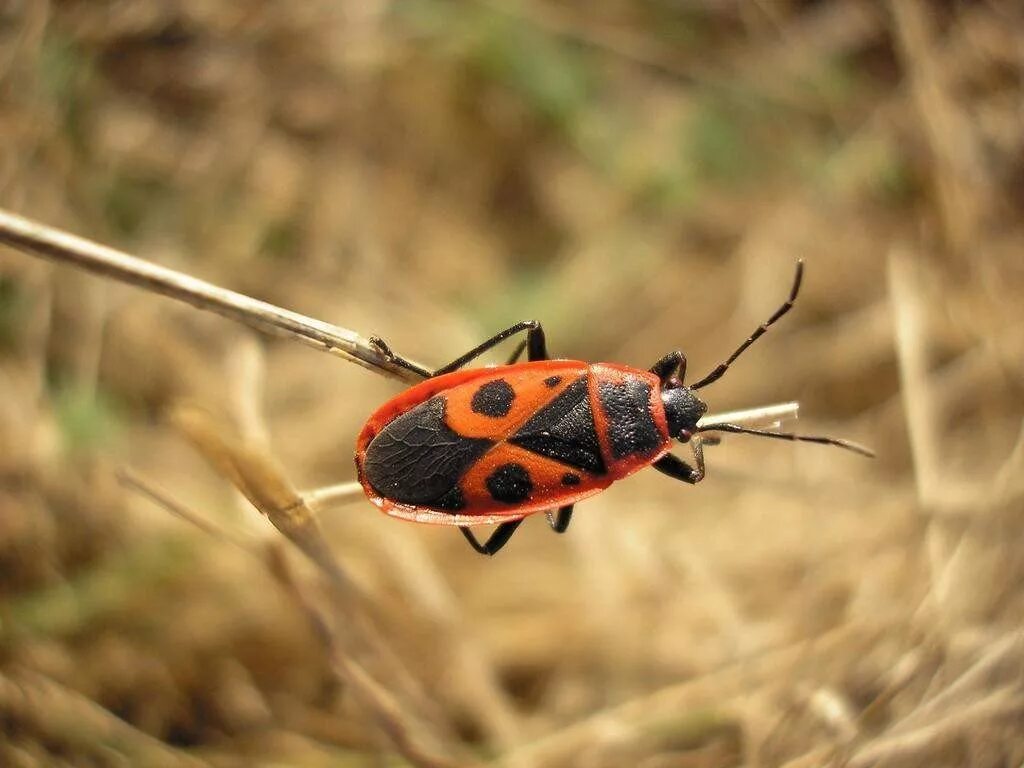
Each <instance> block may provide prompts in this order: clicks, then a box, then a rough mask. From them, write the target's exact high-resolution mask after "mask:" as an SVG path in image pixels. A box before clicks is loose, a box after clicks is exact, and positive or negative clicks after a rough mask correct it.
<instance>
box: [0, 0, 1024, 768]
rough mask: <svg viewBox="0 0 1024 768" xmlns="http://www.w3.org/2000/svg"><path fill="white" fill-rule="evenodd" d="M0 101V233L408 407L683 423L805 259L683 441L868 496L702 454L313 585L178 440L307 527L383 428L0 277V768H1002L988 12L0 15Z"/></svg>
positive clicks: (118, 303)
mask: <svg viewBox="0 0 1024 768" xmlns="http://www.w3.org/2000/svg"><path fill="white" fill-rule="evenodd" d="M0 78H2V81H0V82H2V85H0V105H2V106H0V138H2V144H0V146H2V149H0V205H3V206H4V207H7V208H10V209H12V210H16V211H18V212H20V213H23V214H25V215H28V216H30V217H32V218H35V219H38V220H41V221H44V222H46V223H49V224H54V225H58V226H61V227H64V228H66V229H68V230H70V231H73V232H76V233H79V234H82V235H86V236H88V237H92V238H94V239H96V240H99V241H101V242H106V243H109V244H111V245H114V246H117V247H120V248H123V249H125V250H129V251H131V252H133V253H137V254H140V255H142V256H144V257H146V258H149V259H153V260H155V261H159V262H161V263H164V264H167V265H170V266H173V267H175V268H177V269H181V270H184V271H187V272H190V273H193V274H196V275H198V276H201V277H203V278H206V279H209V280H212V281H214V282H217V283H219V284H222V285H225V286H228V287H231V288H234V289H236V290H241V291H244V292H247V293H249V294H251V295H254V296H257V297H259V298H264V299H266V300H269V301H272V302H275V303H278V304H281V305H284V306H287V307H292V308H295V309H297V310H299V311H302V312H305V313H308V314H311V315H314V316H317V317H320V318H323V319H325V320H328V321H332V322H336V323H338V324H340V325H344V326H347V327H350V328H354V329H357V330H359V331H360V332H362V333H364V334H371V333H374V334H379V335H381V336H383V337H384V338H386V339H388V340H389V341H390V342H391V343H392V345H393V346H394V347H395V348H396V349H397V350H400V351H402V352H403V353H406V354H409V355H411V356H413V357H415V358H417V359H420V360H422V361H424V362H426V363H428V364H440V363H442V362H445V361H447V360H448V359H451V358H453V357H455V356H456V355H458V354H459V353H461V352H462V351H464V350H465V349H467V348H468V347H469V346H471V345H472V344H474V343H475V342H477V341H479V340H480V339H482V338H483V337H485V336H487V335H489V334H490V333H492V332H494V331H495V330H497V329H498V328H501V327H504V326H506V325H508V324H510V323H512V322H514V321H516V320H520V319H524V318H537V319H540V320H542V321H543V322H544V323H545V327H546V329H547V331H548V338H549V344H550V346H551V347H552V348H553V351H554V353H555V354H558V355H563V356H568V357H575V358H584V359H598V360H614V361H620V362H625V363H629V364H633V365H638V366H646V365H649V364H650V363H652V362H653V361H654V360H655V359H656V358H657V357H658V356H659V355H660V354H663V353H664V352H666V351H668V350H670V349H673V348H682V349H684V350H685V351H686V352H687V354H688V357H689V360H690V367H691V371H693V372H694V373H703V372H704V371H705V370H706V369H708V368H710V367H711V366H712V365H713V364H714V363H715V362H717V361H718V360H719V359H720V358H721V357H722V356H723V355H724V354H726V353H727V352H728V351H730V350H731V349H732V348H733V346H734V345H735V344H736V343H737V342H738V341H739V340H740V339H741V338H742V337H743V336H745V335H746V334H747V333H748V332H749V331H750V330H751V329H752V328H753V326H754V325H756V323H758V322H760V321H761V320H762V319H763V318H764V317H765V316H766V315H767V314H768V312H770V311H771V310H772V309H773V308H774V306H775V305H776V304H777V303H778V301H779V300H780V299H781V298H782V297H783V296H784V294H785V291H786V288H787V286H788V281H789V279H790V277H791V274H792V266H793V262H794V260H795V258H796V257H797V256H802V257H804V258H805V259H806V260H807V264H808V274H807V280H806V283H805V292H804V294H803V295H802V297H801V300H800V303H799V304H798V307H797V310H796V311H795V312H794V313H793V314H792V315H790V316H789V317H787V318H786V320H785V322H784V323H783V324H782V325H781V326H779V327H778V328H777V329H774V330H773V331H772V333H771V334H769V336H768V337H766V338H765V339H764V341H763V342H762V343H760V344H759V345H758V347H759V348H758V347H755V348H754V349H753V350H751V352H750V353H749V354H748V355H746V356H745V357H744V359H743V360H742V362H741V363H740V364H738V365H737V367H736V368H735V369H734V370H733V371H732V372H731V373H730V374H729V375H728V376H727V377H726V378H725V379H724V380H723V381H722V382H721V383H720V384H718V385H716V386H715V387H714V388H713V389H712V390H709V391H708V397H709V400H710V401H711V404H712V407H713V408H714V409H717V410H724V409H727V408H734V407H744V406H749V405H755V404H762V403H768V402H774V401H778V400H787V399H799V400H801V402H802V404H803V411H804V414H805V417H806V418H805V420H804V421H803V422H802V423H801V428H802V429H803V430H804V431H811V430H812V429H813V430H814V431H827V432H829V433H834V434H837V435H842V436H846V437H850V438H854V439H859V440H862V441H863V442H865V443H868V444H871V445H874V446H875V447H876V448H877V449H878V451H879V454H880V455H879V459H878V460H876V461H874V462H867V461H862V460H860V459H858V458H856V457H853V456H850V455H847V454H844V453H842V452H839V451H830V450H823V449H820V448H817V447H815V446H791V445H781V444H775V443H768V442H767V441H763V440H756V439H746V438H736V439H730V440H728V441H727V442H725V443H724V444H723V445H722V446H720V447H717V448H713V449H709V451H708V453H709V456H708V461H709V473H708V478H707V480H706V481H705V482H704V483H703V484H702V485H700V486H698V487H696V488H689V487H682V486H679V485H678V484H675V483H673V482H671V481H669V480H668V479H666V478H664V477H662V476H660V475H658V474H657V473H653V472H650V473H642V474H640V475H637V476H636V477H634V478H632V479H630V480H628V481H626V482H624V483H622V484H620V485H617V486H615V487H614V488H613V489H611V490H610V491H608V492H607V493H605V494H603V495H601V496H600V497H598V498H596V499H594V500H592V501H589V502H587V503H585V504H583V505H581V507H580V508H579V509H578V510H577V515H576V520H575V521H574V523H573V526H572V528H571V530H570V532H569V533H568V534H567V535H566V536H564V537H556V536H553V535H552V534H551V533H550V531H548V530H547V528H546V526H545V525H544V524H543V522H542V521H538V520H533V521H530V523H529V524H527V525H525V526H524V527H523V529H521V531H520V533H519V534H518V535H517V536H516V538H515V539H513V541H512V543H511V544H510V545H509V547H508V548H507V549H506V550H505V551H503V552H502V553H501V554H500V555H499V556H498V557H497V558H495V559H493V560H487V559H485V558H481V557H479V556H477V555H475V554H473V553H472V552H470V551H469V549H468V547H466V546H465V543H464V542H463V541H462V539H461V537H460V536H458V535H456V534H455V533H454V532H453V531H450V530H443V529H436V528H429V527H422V526H414V525H409V524H404V523H400V522H398V521H394V520H390V519H387V518H385V517H383V516H382V515H380V514H379V513H377V511H376V510H375V509H373V508H372V507H370V506H369V505H368V504H367V503H364V502H362V501H359V502H356V503H353V504H351V505H348V506H346V507H343V508H341V509H335V510H329V511H325V512H324V513H323V514H322V515H321V516H320V525H321V527H322V529H323V533H324V536H325V537H326V540H327V541H328V542H329V545H330V552H331V553H333V558H332V557H330V556H325V558H324V560H323V561H322V562H321V566H323V564H324V563H325V562H329V563H331V565H328V566H327V567H326V568H324V567H320V568H316V567H313V566H311V565H310V564H309V563H308V562H307V561H306V560H305V559H303V558H302V557H299V556H297V555H296V553H295V550H294V549H293V548H291V547H290V545H287V544H286V543H284V539H282V538H281V537H280V535H279V534H278V533H277V532H276V531H274V530H273V528H272V527H271V526H270V525H269V524H268V523H267V522H266V520H265V519H264V518H262V517H261V516H260V515H259V514H257V513H256V512H255V511H254V510H253V508H252V507H251V506H249V505H248V503H246V502H244V501H241V500H240V497H238V496H237V495H236V494H235V493H234V491H232V490H231V488H230V486H229V485H228V484H227V483H226V481H225V480H224V479H222V478H221V477H220V476H218V475H217V474H216V473H214V472H212V471H210V469H209V468H208V467H207V466H206V465H205V464H204V463H203V461H202V459H201V458H200V456H199V455H198V454H197V452H196V451H195V450H194V448H193V447H192V446H191V445H190V444H189V442H188V441H186V440H184V439H183V437H182V434H181V429H182V428H183V424H184V430H185V432H186V433H187V434H190V435H191V437H192V439H193V441H194V440H195V439H196V434H197V430H198V432H199V433H201V432H202V431H203V428H204V425H205V426H206V427H208V426H209V425H210V424H211V423H213V422H212V421H211V419H216V420H218V422H222V423H224V424H225V425H227V426H225V427H224V432H223V434H225V435H227V436H226V437H224V438H223V439H224V440H228V441H230V440H236V441H239V442H238V443H237V444H238V445H243V446H245V447H246V449H247V450H250V449H251V455H252V456H256V457H257V458H259V457H264V458H265V457H266V456H269V455H273V456H274V457H276V458H277V460H279V461H280V463H281V467H283V468H284V469H283V470H278V469H276V468H275V467H274V466H273V465H269V464H268V465H266V466H264V465H263V464H261V465H260V466H261V467H263V469H267V468H268V467H269V469H267V471H270V472H272V473H274V472H279V471H282V472H287V475H288V477H289V478H290V482H294V483H295V484H297V485H298V487H302V488H306V487H314V486H318V485H325V484H329V483H336V482H340V481H344V480H348V479H351V477H352V475H353V467H352V461H351V455H352V444H353V440H354V437H355V434H356V432H357V431H358V429H359V427H360V425H361V422H362V420H363V419H365V417H366V416H367V414H368V413H369V412H370V411H371V410H372V409H373V408H374V407H375V406H376V405H377V404H379V403H380V402H382V401H383V400H384V399H386V398H387V397H389V396H391V395H392V394H394V393H395V392H396V391H397V385H395V384H394V383H392V382H389V381H387V380H385V379H383V378H381V377H378V376H374V375H373V374H371V373H369V372H367V371H364V370H362V369H360V368H357V367H355V366H351V365H346V364H344V363H339V362H338V361H337V360H333V359H331V358H329V357H327V356H325V355H319V354H317V353H315V352H312V351H310V350H308V349H304V348H302V347H299V346H298V345H295V344H289V343H286V342H280V341H266V340H259V342H257V341H256V340H254V338H253V337H252V336H251V335H250V334H249V332H248V331H246V330H244V329H240V328H239V327H237V326H235V325H233V324H231V323H229V322H227V321H224V320H221V319H219V318H216V317H209V316H206V315H203V314H201V313H198V312H196V311H194V310H191V309H189V308H187V307H180V306H176V305H173V304H172V303H171V302H168V301H166V300H164V299H159V298H155V297H152V296H148V295H145V294H143V293H141V292H139V291H136V290H133V289H130V288H126V287H123V286H119V285H115V284H112V283H109V282H103V281H100V280H98V279H95V278H92V277H86V276H83V275H81V274H77V273H74V272H73V271H72V270H69V269H66V268H63V269H62V268H54V267H53V266H51V265H49V264H46V263H43V262H39V261H37V260H35V259H32V258H30V257H28V256H25V255H23V254H19V253H15V252H13V251H10V250H6V249H5V251H4V252H3V253H0V764H2V765H4V766H12V767H13V766H18V767H21V766H36V765H46V766H49V765H73V766H107V765H178V764H181V765H213V766H234V765H250V764H258V765H272V764H276V765H303V766H307V765H308V766H349V765H351V766H363V765H365V766H376V765H399V764H415V765H422V766H428V765H430V766H433V765H471V764H495V765H498V764H500V765H507V766H514V767H515V768H519V767H522V768H527V767H529V766H538V767H539V766H552V767H553V766H595V767H597V768H604V767H605V766H609V767H610V766H643V767H644V768H668V767H669V766H679V767H684V766H685V767H686V768H690V767H694V768H696V767H697V766H701V767H706V768H716V767H718V766H733V765H747V766H777V765H788V766H794V767H795V766H819V765H820V766H824V765H851V766H871V765H887V766H917V765H920V766H993V767H994V766H1019V765H1021V763H1022V761H1024V736H1022V733H1024V634H1022V628H1021V619H1022V617H1024V555H1022V548H1024V480H1022V477H1024V442H1022V432H1021V429H1022V415H1024V407H1022V403H1024V397H1022V381H1024V309H1022V302H1024V217H1022V212H1024V9H1022V8H1021V6H1020V4H1019V3H1017V2H1013V1H1012V0H990V1H989V2H926V1H925V0H891V2H889V3H874V2H869V1H868V0H821V1H820V2H796V1H795V0H758V1H757V2H740V1H738V0H732V1H730V0H726V1H724V2H710V1H707V0H705V1H696V2H681V1H680V0H644V1H643V2H637V1H636V0H601V2H574V3H555V2H550V1H548V0H520V1H519V2H511V1H510V0H508V1H507V0H474V1H472V2H461V3H460V2H453V1H451V0H364V1H362V2H359V1H356V0H352V1H346V0H303V2H298V3H295V2H285V0H255V1H254V2H235V1H234V0H203V1H202V2H197V1H192V0H169V1H168V2H153V1H152V0H105V1H104V2H95V1H94V0H93V1H90V0H49V1H48V2H47V1H46V0H20V1H19V0H8V1H7V2H3V3H0ZM183 402H187V403H191V405H190V406H189V408H190V409H191V410H187V411H182V410H180V408H179V406H180V404H181V403H183ZM175 409H179V410H177V411H175ZM172 412H176V413H177V414H178V415H177V416H176V417H175V418H173V419H170V420H169V419H168V414H170V413H172ZM200 412H201V413H205V414H212V416H205V417H203V418H204V419H207V421H205V422H203V421H202V420H200V421H199V422H196V421H195V418H198V417H196V416H195V414H196V413H200ZM182 414H185V415H184V416H183V415H182ZM189 414H191V416H189ZM190 418H191V419H193V421H191V422H189V419H190ZM171 422H174V423H176V424H177V425H178V429H175V427H174V426H172V424H171ZM189 424H191V431H190V428H189ZM197 424H198V426H197ZM232 434H233V435H236V436H240V437H230V435H232ZM199 442H200V444H202V443H203V438H200V440H199ZM205 445H206V448H207V451H206V452H207V454H209V453H210V451H211V450H213V451H214V452H216V448H217V446H216V445H213V446H212V447H211V444H210V440H209V439H208V438H206V444H205ZM200 447H202V445H200ZM221 447H223V446H221ZM247 455H249V454H247ZM261 460H262V459H261ZM126 465H127V466H130V467H131V468H132V469H133V471H135V472H137V473H139V475H140V476H142V477H145V478H147V481H148V482H151V483H153V484H155V485H157V486H159V487H160V488H162V489H164V494H165V495H167V496H169V497H172V498H173V499H174V500H176V501H177V502H179V503H180V504H183V505H185V507H187V510H186V511H184V512H183V513H184V514H186V515H187V516H190V517H193V518H199V519H201V521H205V523H204V525H205V529H201V528H200V527H198V526H196V525H190V524H189V523H188V522H187V521H183V520H182V519H181V518H180V517H176V516H173V515H168V514H167V513H166V512H165V511H163V510H161V509H160V508H159V507H158V506H155V505H153V504H152V503H151V501H150V500H147V499H146V498H144V497H143V496H142V495H140V494H138V493H134V492H131V491H129V490H126V489H125V488H123V487H122V486H120V485H119V484H118V483H117V481H116V479H115V470H116V469H117V468H119V467H122V466H126ZM261 471H262V470H261ZM282 483H284V481H283V480H282ZM285 485H287V483H284V485H282V486H281V488H284V487H285ZM278 490H280V489H278ZM281 492H283V493H285V495H286V496H287V493H288V492H290V491H288V490H287V488H285V490H284V491H281ZM264 511H265V510H264Z"/></svg>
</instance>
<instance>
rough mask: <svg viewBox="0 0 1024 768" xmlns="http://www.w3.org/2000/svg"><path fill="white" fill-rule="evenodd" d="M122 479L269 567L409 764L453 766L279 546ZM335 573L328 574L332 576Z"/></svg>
mask: <svg viewBox="0 0 1024 768" xmlns="http://www.w3.org/2000/svg"><path fill="white" fill-rule="evenodd" d="M118 479H119V481H120V482H121V483H122V484H123V485H125V486H126V487H127V488H130V489H131V490H134V491H136V492H138V493H140V494H141V495H143V496H145V497H146V498H147V499H149V500H150V501H151V502H153V503H154V504H156V505H157V506H159V507H161V508H162V509H164V510H167V511H168V512H170V513H171V514H173V515H175V516H176V517H179V518H181V519H182V520H185V521H186V522H189V523H191V524H192V525H194V526H196V527H197V528H198V529H200V530H201V531H203V532H204V533H207V534H209V535H211V536H213V537H214V538H216V539H218V540H221V541H225V542H228V543H231V544H233V545H235V546H237V547H239V548H240V549H242V550H243V551H244V552H245V553H246V554H249V555H252V556H253V557H255V558H257V559H258V560H259V561H260V562H261V563H263V564H264V565H266V566H268V568H269V570H270V571H271V573H272V574H273V576H274V577H275V578H276V579H277V580H278V582H279V583H281V585H282V587H283V588H284V589H285V591H286V592H287V593H288V595H289V596H290V597H292V598H293V599H294V600H296V602H297V603H298V605H299V607H300V608H301V609H302V611H303V613H304V614H305V615H306V617H307V619H308V620H309V621H310V625H311V626H312V628H313V630H314V632H315V634H316V637H317V638H318V639H319V640H320V642H321V643H322V644H323V645H324V648H325V651H326V652H327V654H328V659H329V661H330V665H331V669H332V671H333V672H334V674H335V675H336V676H337V677H339V678H340V679H341V680H342V681H343V682H344V683H345V684H347V685H349V686H351V687H352V688H353V689H354V691H355V693H356V695H357V696H358V697H359V698H360V700H361V702H362V703H363V704H364V706H366V707H367V708H368V712H370V714H371V715H373V717H374V718H375V719H376V720H377V721H378V722H379V723H380V725H381V726H382V728H383V730H384V731H385V733H387V734H388V736H389V739H390V740H391V742H392V743H393V745H394V747H395V749H396V750H397V751H398V752H399V753H400V754H402V755H403V756H404V757H406V758H407V759H408V760H409V762H411V763H412V764H413V765H416V766H420V768H450V767H451V766H453V765H454V764H453V763H451V762H449V761H447V760H446V759H439V758H434V757H431V756H429V755H427V754H426V753H423V752H422V751H421V749H420V748H419V747H417V746H416V741H415V740H414V739H413V738H412V737H411V736H410V732H411V731H413V730H416V731H424V730H425V728H424V726H421V725H419V724H416V726H415V727H413V723H415V721H414V720H412V719H411V718H410V717H409V716H408V715H407V714H406V713H405V712H404V711H403V710H402V709H401V708H400V707H399V705H398V704H397V702H395V700H394V699H393V697H392V696H391V695H390V694H389V693H388V692H387V690H386V689H385V688H384V687H383V686H381V685H380V683H378V682H377V681H376V680H375V679H374V678H373V677H372V676H371V675H370V674H369V672H367V671H366V669H365V668H364V667H363V666H362V665H361V664H359V662H357V661H356V660H355V659H354V658H352V657H351V655H350V654H349V653H348V652H347V651H346V650H345V649H344V648H343V647H342V644H341V642H340V641H339V638H338V635H337V632H336V631H335V630H334V627H333V626H332V624H331V622H330V621H329V620H328V619H327V617H326V615H325V614H324V612H323V611H322V610H321V609H320V608H319V607H318V606H317V605H316V604H315V603H314V602H313V601H312V599H311V598H310V597H309V596H308V595H307V594H306V592H305V591H304V589H303V587H302V586H301V585H300V584H299V582H298V581H297V580H296V579H295V577H294V574H293V572H292V569H291V566H290V565H288V562H287V559H286V556H285V553H284V551H283V550H282V549H281V548H280V547H277V546H273V547H269V548H264V547H261V546H260V544H259V542H257V541H256V540H255V539H252V538H239V537H235V536H233V535H232V534H230V533H228V532H227V531H225V530H224V529H223V528H221V527H220V526H218V525H217V524H216V523H213V522H212V521H210V520H207V519H206V518H204V517H203V516H202V515H199V514H197V513H196V512H194V511H193V510H191V509H189V508H188V507H186V506H184V505H183V504H180V503H178V502H177V501H175V500H174V499H173V498H172V497H171V496H170V494H168V493H166V492H165V491H163V490H160V489H158V488H157V487H156V486H154V485H153V484H152V483H150V482H149V481H147V480H144V479H143V478H141V477H140V476H139V475H138V474H136V473H135V472H134V471H132V470H130V469H127V468H122V469H121V470H119V471H118ZM330 575H331V574H330V573H328V576H330ZM346 615H347V620H348V621H350V622H354V623H355V624H357V625H358V626H360V627H363V628H364V629H367V627H366V626H365V622H364V621H363V619H362V618H361V617H359V616H354V615H352V614H351V613H350V612H348V611H346ZM367 639H368V640H369V641H370V642H371V643H373V644H374V646H375V647H376V648H377V649H378V651H379V650H380V649H381V648H382V644H381V639H380V638H378V637H375V636H371V637H369V638H367ZM0 684H2V678H0ZM0 704H2V699H0ZM0 711H2V709H0Z"/></svg>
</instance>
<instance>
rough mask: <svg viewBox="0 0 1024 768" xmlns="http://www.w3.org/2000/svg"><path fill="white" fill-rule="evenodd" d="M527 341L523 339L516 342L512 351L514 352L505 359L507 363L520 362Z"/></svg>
mask: <svg viewBox="0 0 1024 768" xmlns="http://www.w3.org/2000/svg"><path fill="white" fill-rule="evenodd" d="M526 343H527V342H526V339H523V340H522V341H520V342H519V343H518V344H516V348H515V349H514V350H513V351H512V354H511V355H509V356H508V360H506V361H505V365H514V364H515V363H517V362H519V358H520V357H522V356H523V352H525V351H526Z"/></svg>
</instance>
